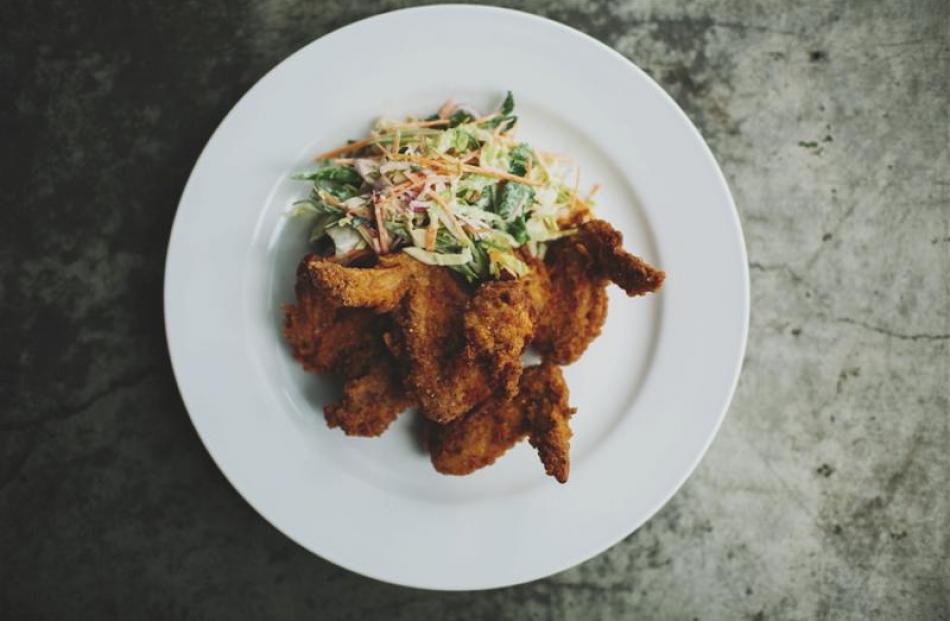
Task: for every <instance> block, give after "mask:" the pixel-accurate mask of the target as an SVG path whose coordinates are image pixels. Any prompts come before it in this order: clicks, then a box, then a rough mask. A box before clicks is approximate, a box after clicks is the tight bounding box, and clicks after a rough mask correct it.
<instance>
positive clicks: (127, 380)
mask: <svg viewBox="0 0 950 621" xmlns="http://www.w3.org/2000/svg"><path fill="white" fill-rule="evenodd" d="M154 372H155V369H154V368H153V367H145V368H144V369H141V370H139V371H136V372H135V373H132V374H130V375H128V376H125V377H120V378H117V379H115V380H113V381H112V382H110V383H109V384H107V385H106V386H105V387H104V388H102V389H101V390H98V391H96V392H94V393H92V394H91V395H89V396H88V397H87V398H85V399H83V400H82V401H80V402H79V403H75V404H67V405H66V406H64V407H62V408H59V409H57V410H54V411H52V412H47V413H46V414H43V415H40V416H36V417H34V418H28V419H25V420H18V421H9V422H4V423H0V431H22V430H24V429H30V428H32V427H37V426H39V425H43V424H45V423H48V422H53V421H62V420H66V419H68V418H72V417H73V416H76V415H78V414H82V413H83V412H85V411H86V410H88V409H89V408H91V407H92V406H93V405H95V404H96V403H98V402H99V401H100V400H102V399H104V398H106V397H108V396H109V395H111V394H112V393H114V392H116V391H118V390H124V389H126V388H132V387H133V386H135V385H137V384H139V383H141V382H142V381H144V380H145V379H147V378H148V377H149V376H150V375H152V374H153V373H154Z"/></svg>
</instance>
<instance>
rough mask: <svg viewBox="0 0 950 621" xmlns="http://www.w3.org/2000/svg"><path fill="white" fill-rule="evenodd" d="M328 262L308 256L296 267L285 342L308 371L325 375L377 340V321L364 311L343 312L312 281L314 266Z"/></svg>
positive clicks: (287, 307) (286, 310)
mask: <svg viewBox="0 0 950 621" xmlns="http://www.w3.org/2000/svg"><path fill="white" fill-rule="evenodd" d="M323 263H325V261H324V260H323V259H321V258H320V257H317V256H316V255H307V256H306V257H304V259H303V260H302V261H301V262H300V264H299V265H298V266H297V282H296V285H295V287H294V290H295V293H296V295H297V301H296V303H295V304H292V305H287V306H285V307H284V330H283V332H284V338H285V339H286V340H287V342H288V343H289V344H290V346H291V350H292V351H293V354H294V358H296V359H297V360H298V361H299V362H300V363H301V364H302V365H303V367H304V369H306V370H307V371H313V372H316V373H322V372H325V371H330V370H333V369H335V368H336V367H337V366H338V365H340V364H343V363H344V362H345V361H346V359H347V358H348V357H349V356H350V355H351V354H352V353H353V352H359V351H363V350H365V349H367V348H371V347H372V345H373V343H374V341H375V340H377V338H378V329H377V328H378V324H379V320H378V318H377V317H376V316H375V315H374V314H373V313H372V312H370V311H367V310H364V309H350V308H342V307H340V306H339V305H337V304H335V303H334V302H333V301H332V300H330V299H329V298H328V297H327V296H325V295H323V293H322V291H321V290H320V288H319V287H318V286H317V285H316V284H315V282H314V280H313V278H312V268H311V266H312V265H315V264H323Z"/></svg>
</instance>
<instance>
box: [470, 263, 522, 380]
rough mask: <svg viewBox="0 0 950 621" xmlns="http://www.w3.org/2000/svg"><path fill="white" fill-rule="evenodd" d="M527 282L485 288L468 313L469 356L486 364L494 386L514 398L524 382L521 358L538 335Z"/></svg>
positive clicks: (519, 281) (493, 283)
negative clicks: (519, 386) (522, 381)
mask: <svg viewBox="0 0 950 621" xmlns="http://www.w3.org/2000/svg"><path fill="white" fill-rule="evenodd" d="M531 315H532V308H531V303H530V299H529V297H528V293H527V288H526V283H525V281H524V280H522V279H519V280H505V281H495V282H490V283H486V284H484V285H482V286H481V287H479V288H478V290H477V291H476V292H475V295H474V296H473V297H472V299H471V300H470V301H469V303H468V307H467V308H466V309H465V316H464V318H463V323H464V326H465V341H466V355H467V356H468V357H469V358H472V359H475V360H479V361H481V362H483V363H484V364H485V366H486V368H487V370H488V373H489V374H490V375H491V377H492V384H493V385H494V386H496V387H497V390H500V391H501V394H503V395H507V396H513V395H514V394H515V392H516V391H517V389H518V380H519V379H521V368H522V364H521V355H522V354H523V353H524V350H525V347H527V345H528V340H529V339H530V338H531V334H532V333H533V332H534V322H533V321H532V319H531Z"/></svg>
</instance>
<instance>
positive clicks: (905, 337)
mask: <svg viewBox="0 0 950 621" xmlns="http://www.w3.org/2000/svg"><path fill="white" fill-rule="evenodd" d="M834 320H835V322H837V323H846V324H849V325H852V326H858V327H859V328H864V329H865V330H870V331H872V332H877V333H879V334H883V335H885V336H889V337H892V338H895V339H900V340H902V341H946V340H950V334H939V333H937V334H928V333H926V332H923V333H918V334H906V333H903V332H896V331H894V330H889V329H888V328H882V327H880V326H875V325H873V324H870V323H867V322H864V321H858V320H857V319H852V318H850V317H835V319H834Z"/></svg>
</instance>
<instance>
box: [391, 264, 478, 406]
mask: <svg viewBox="0 0 950 621" xmlns="http://www.w3.org/2000/svg"><path fill="white" fill-rule="evenodd" d="M424 267H425V268H426V269H423V270H420V271H419V272H418V273H417V274H416V277H415V278H414V282H413V285H412V287H411V288H410V291H409V295H407V296H406V299H405V300H404V301H403V304H402V306H400V307H399V308H398V309H397V310H396V311H395V312H394V313H393V317H394V319H395V322H396V325H397V327H398V328H399V332H400V335H399V341H400V343H401V346H400V347H399V351H400V353H401V354H402V358H403V362H404V364H405V366H406V369H407V371H406V378H405V383H406V387H407V389H408V390H409V391H410V392H411V393H412V394H413V396H414V397H415V398H416V399H417V400H418V402H419V406H420V409H421V411H422V413H423V415H424V416H426V417H427V418H429V419H431V420H434V421H436V422H448V421H450V420H452V419H454V418H457V417H459V416H461V415H462V414H464V413H465V412H467V411H468V410H470V409H471V408H472V407H473V406H475V405H476V404H478V403H479V402H481V401H483V400H485V399H487V398H488V397H489V396H490V395H491V394H492V392H493V387H492V385H491V381H490V377H489V374H488V373H487V372H486V371H485V369H484V368H483V367H482V365H481V364H480V363H477V362H475V361H472V360H470V359H468V358H467V357H465V356H464V355H463V353H464V350H465V338H464V332H463V317H464V313H465V308H466V306H467V304H468V301H469V293H468V291H467V290H466V289H465V288H464V287H463V286H462V285H461V283H459V281H458V280H457V279H456V278H455V276H454V275H453V274H452V273H451V272H449V271H448V270H445V269H441V268H438V267H430V266H424Z"/></svg>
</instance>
